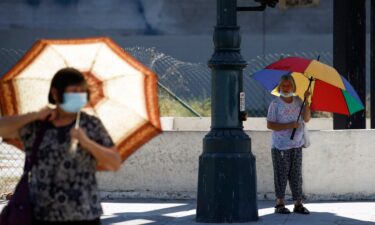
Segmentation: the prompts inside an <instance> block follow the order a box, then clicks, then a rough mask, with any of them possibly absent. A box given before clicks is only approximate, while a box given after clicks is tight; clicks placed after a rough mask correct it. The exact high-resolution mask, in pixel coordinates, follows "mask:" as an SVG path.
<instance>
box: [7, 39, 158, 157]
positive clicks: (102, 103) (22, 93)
mask: <svg viewBox="0 0 375 225" xmlns="http://www.w3.org/2000/svg"><path fill="white" fill-rule="evenodd" d="M65 67H73V68H75V69H78V70H79V71H81V72H82V73H83V74H84V76H85V78H86V80H87V81H88V84H89V89H90V92H91V94H90V95H91V96H90V102H89V104H88V106H87V107H86V108H85V109H84V111H87V112H88V113H90V114H94V115H96V116H97V117H99V118H100V119H101V121H102V122H103V124H104V126H105V127H106V129H107V130H108V132H109V134H110V136H111V137H112V139H113V140H114V142H115V143H116V146H117V148H118V150H119V153H120V155H121V157H122V159H123V160H125V159H126V158H127V157H129V156H130V155H131V154H132V153H133V152H134V151H136V149H137V148H139V147H140V146H141V145H143V144H144V143H146V142H147V141H149V140H150V139H151V138H152V137H154V136H156V135H157V134H159V133H160V132H161V125H160V117H159V107H158V95H157V77H156V75H155V74H154V73H153V72H152V71H151V70H149V69H148V68H146V67H145V66H143V65H142V64H141V63H140V62H138V61H137V60H136V59H135V58H134V57H132V56H131V55H129V54H128V53H126V52H125V51H124V50H123V49H122V48H121V47H119V46H118V45H117V44H116V43H115V42H114V41H112V40H111V39H110V38H106V37H101V38H87V39H65V40H39V41H37V42H36V43H35V44H34V46H33V47H32V48H31V49H30V50H29V51H28V52H27V53H26V54H25V56H24V57H23V58H22V59H21V60H20V61H19V62H18V63H17V64H16V65H15V66H14V67H13V68H12V69H11V70H10V71H9V72H8V73H7V74H5V75H4V76H3V77H2V78H1V80H0V107H1V111H2V114H3V116H5V115H16V114H23V113H27V112H31V111H36V110H39V109H40V108H42V107H44V106H45V105H47V103H48V97H47V96H48V91H49V87H50V82H51V79H52V77H53V75H54V74H55V73H56V72H57V71H58V70H60V69H62V68H65Z"/></svg>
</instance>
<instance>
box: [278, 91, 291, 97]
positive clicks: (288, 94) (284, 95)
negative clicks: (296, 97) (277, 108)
mask: <svg viewBox="0 0 375 225" xmlns="http://www.w3.org/2000/svg"><path fill="white" fill-rule="evenodd" d="M280 96H282V97H284V98H289V97H292V96H293V92H289V93H284V92H282V91H280Z"/></svg>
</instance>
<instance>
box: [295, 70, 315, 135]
mask: <svg viewBox="0 0 375 225" xmlns="http://www.w3.org/2000/svg"><path fill="white" fill-rule="evenodd" d="M309 80H310V82H309V86H308V87H307V89H306V91H307V90H309V89H310V87H311V83H312V81H313V78H312V77H310V78H309ZM305 103H306V97H304V99H303V103H302V105H301V109H300V110H299V113H298V117H297V122H298V120H299V118H300V117H301V113H302V110H303V107H304V106H305ZM296 130H297V129H296V128H293V132H292V135H291V136H290V140H293V138H294V135H295V134H296Z"/></svg>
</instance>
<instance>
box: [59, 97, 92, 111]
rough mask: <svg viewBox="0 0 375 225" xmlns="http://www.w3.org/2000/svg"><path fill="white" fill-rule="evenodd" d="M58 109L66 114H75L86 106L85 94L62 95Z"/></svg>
mask: <svg viewBox="0 0 375 225" xmlns="http://www.w3.org/2000/svg"><path fill="white" fill-rule="evenodd" d="M63 97H64V101H63V103H62V104H60V105H59V106H60V108H61V109H62V110H64V111H65V112H68V113H77V112H79V111H80V110H81V109H82V108H83V107H84V106H85V105H86V104H87V93H85V92H80V93H64V96H63Z"/></svg>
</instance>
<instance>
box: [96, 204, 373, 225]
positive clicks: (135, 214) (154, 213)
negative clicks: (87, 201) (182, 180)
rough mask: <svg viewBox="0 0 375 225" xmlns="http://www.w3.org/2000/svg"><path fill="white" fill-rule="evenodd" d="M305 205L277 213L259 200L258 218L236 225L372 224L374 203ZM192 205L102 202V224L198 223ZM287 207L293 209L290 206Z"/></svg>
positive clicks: (271, 206)
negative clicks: (300, 211) (298, 210)
mask: <svg viewBox="0 0 375 225" xmlns="http://www.w3.org/2000/svg"><path fill="white" fill-rule="evenodd" d="M305 206H306V207H307V208H308V209H309V210H310V211H311V214H310V215H298V214H294V213H292V214H290V215H279V214H274V213H273V212H274V208H273V207H274V202H273V201H259V202H258V208H259V220H258V221H256V222H251V223H239V224H250V225H310V224H311V225H331V224H332V225H375V202H316V203H306V204H305ZM195 207H196V202H195V201H135V200H124V201H104V202H103V209H104V215H103V217H102V224H103V225H109V224H114V225H130V224H131V225H136V224H137V225H138V224H152V225H154V224H158V225H159V224H168V225H173V224H201V223H196V222H195ZM287 207H288V208H289V209H290V210H292V209H293V205H287ZM232 224H235V223H232Z"/></svg>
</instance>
